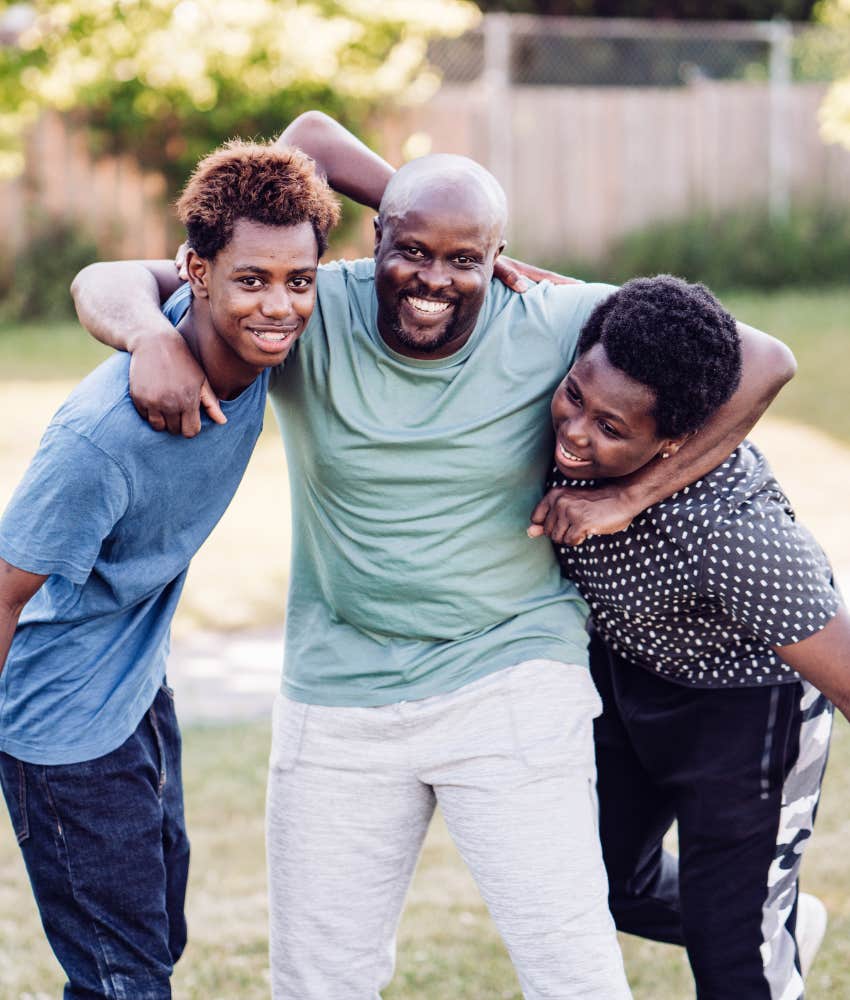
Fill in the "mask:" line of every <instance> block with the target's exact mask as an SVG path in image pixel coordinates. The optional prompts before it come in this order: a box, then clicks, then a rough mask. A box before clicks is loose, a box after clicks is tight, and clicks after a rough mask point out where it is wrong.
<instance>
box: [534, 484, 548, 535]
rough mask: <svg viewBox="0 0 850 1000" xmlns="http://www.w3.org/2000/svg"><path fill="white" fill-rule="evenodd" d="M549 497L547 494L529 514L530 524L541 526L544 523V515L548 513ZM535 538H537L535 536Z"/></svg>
mask: <svg viewBox="0 0 850 1000" xmlns="http://www.w3.org/2000/svg"><path fill="white" fill-rule="evenodd" d="M549 506H550V503H549V495H548V494H547V495H546V496H545V497H543V499H542V500H541V501H540V503H539V504H538V505H537V506H536V507H535V508H534V510H533V511H532V512H531V517H530V518H529V520H530V521H531V523H532V524H543V523H545V521H546V515H547V514H548V513H549ZM535 537H537V536H535Z"/></svg>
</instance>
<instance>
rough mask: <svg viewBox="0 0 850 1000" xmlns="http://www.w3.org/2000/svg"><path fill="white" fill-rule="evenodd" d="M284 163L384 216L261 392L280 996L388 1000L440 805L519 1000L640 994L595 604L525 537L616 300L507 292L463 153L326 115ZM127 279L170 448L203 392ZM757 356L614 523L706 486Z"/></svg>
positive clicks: (752, 350)
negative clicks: (287, 569) (276, 518)
mask: <svg viewBox="0 0 850 1000" xmlns="http://www.w3.org/2000/svg"><path fill="white" fill-rule="evenodd" d="M281 141H283V142H285V143H291V144H295V145H298V146H300V147H301V148H303V149H305V150H306V151H307V152H308V153H310V155H312V156H313V157H314V158H315V159H316V160H317V162H318V163H319V165H320V166H321V167H322V168H323V170H325V172H326V173H327V175H328V178H329V180H330V182H331V184H332V186H334V187H336V188H337V190H339V191H340V192H341V193H344V194H347V195H349V196H352V197H354V198H356V199H358V200H360V201H363V202H365V203H366V204H371V205H378V203H379V202H380V214H379V217H378V219H377V220H376V231H375V260H374V262H373V261H358V262H355V263H353V264H345V263H343V264H338V265H336V266H331V267H329V268H326V269H323V270H321V271H320V274H319V281H318V308H317V310H316V312H315V313H314V316H313V319H312V320H311V323H310V324H309V326H308V328H307V329H306V330H305V332H304V334H303V336H302V337H301V338H300V339H299V341H298V343H297V345H296V348H295V350H294V352H293V356H292V358H291V359H290V360H289V362H288V363H287V365H286V366H285V367H284V368H283V369H282V370H281V371H279V372H278V373H277V374H276V376H275V378H274V380H273V384H272V401H273V405H274V406H275V409H276V412H277V416H278V420H279V423H280V426H281V430H282V432H283V435H284V440H285V445H286V449H287V460H288V464H289V470H290V483H291V489H292V508H293V555H292V569H291V575H290V580H291V588H290V594H289V602H288V607H287V657H286V666H285V673H284V678H283V684H282V691H281V695H280V697H279V698H278V701H277V703H276V706H275V721H274V733H273V745H272V753H271V761H270V775H269V801H268V862H269V879H270V891H271V959H272V984H273V994H274V996H275V997H276V998H281V1000H282V998H284V997H298V998H299V1000H374V998H376V997H377V996H378V995H379V991H380V989H381V988H382V986H383V985H385V984H386V983H387V982H388V981H389V980H390V978H391V975H392V969H393V961H394V940H395V931H396V927H397V924H398V919H399V915H400V912H401V909H402V905H403V901H404V896H405V893H406V890H407V887H408V885H409V882H410V878H411V876H412V873H413V869H414V866H415V864H416V859H417V856H418V854H419V850H420V847H421V844H422V840H423V838H424V836H425V832H426V829H427V826H428V822H429V820H430V818H431V815H432V814H433V810H434V808H435V805H436V804H437V803H439V805H440V808H441V810H442V813H443V816H444V818H445V820H446V823H447V825H448V828H449V830H450V832H451V834H452V837H453V838H454V840H455V842H456V843H457V845H458V847H459V849H460V851H461V854H462V855H463V857H464V859H465V861H466V863H467V864H468V865H469V867H470V869H471V871H472V873H473V875H474V877H475V879H476V881H477V883H478V886H479V888H480V890H481V892H482V895H483V896H484V898H485V900H486V902H487V905H488V907H489V908H490V911H491V913H492V915H493V917H494V920H495V922H496V924H497V926H498V928H499V930H500V932H501V934H502V935H503V937H504V939H505V942H506V944H507V947H508V949H509V951H510V954H511V958H512V960H513V962H514V966H515V968H516V970H517V974H518V976H519V979H520V983H521V985H522V989H523V992H524V995H525V996H526V997H527V998H530V1000H536V998H543V997H559V998H567V997H576V998H577V997H582V998H590V997H596V998H599V1000H602V998H604V1000H616V998H622V997H626V996H628V995H629V991H628V986H627V984H626V981H625V976H624V973H623V968H622V961H621V958H620V955H619V952H618V948H617V944H616V938H615V935H614V931H613V926H612V923H611V918H610V915H609V913H608V911H607V905H606V893H607V889H606V884H605V878H604V871H603V867H602V864H601V857H600V850H599V844H598V840H597V835H596V825H595V815H594V802H593V783H594V763H593V744H592V735H591V730H592V719H593V717H594V715H596V714H597V712H598V711H599V701H598V698H597V696H596V693H595V691H594V689H593V686H592V684H591V683H590V680H589V676H588V673H587V669H586V663H587V653H586V645H587V636H586V633H585V630H584V622H585V616H586V608H585V606H584V604H583V602H582V601H581V600H580V598H579V597H578V594H577V592H576V590H575V588H574V587H573V586H572V585H571V584H570V583H568V582H567V581H564V580H562V579H561V577H560V574H559V571H558V567H557V564H556V562H555V560H554V557H553V555H552V552H551V551H550V547H549V546H548V544H546V543H535V542H530V541H529V540H528V539H527V537H526V534H525V527H526V525H527V523H528V515H529V512H530V511H531V509H532V508H533V507H534V506H535V504H536V503H537V501H538V499H539V494H540V485H541V483H542V480H543V476H544V474H545V471H546V469H547V466H548V458H549V455H550V454H551V441H550V440H547V439H546V437H545V436H544V435H542V434H541V432H540V428H541V427H542V426H544V425H545V423H546V415H547V413H548V405H549V399H550V398H551V394H552V392H553V390H554V388H555V386H556V385H557V383H558V381H559V376H560V374H561V372H562V370H564V369H565V368H566V367H568V366H569V362H570V361H571V359H572V354H573V351H574V348H575V343H576V340H577V337H578V333H579V330H580V329H581V326H582V324H583V322H584V320H585V318H586V317H587V316H588V315H589V313H590V311H591V310H592V308H593V307H594V305H595V304H596V303H597V302H598V301H600V300H601V299H602V298H604V297H606V296H607V295H608V294H610V292H611V291H612V289H611V287H610V286H606V285H569V286H567V285H563V286H554V285H551V284H548V283H544V284H541V285H538V286H536V287H535V288H533V289H532V290H531V291H529V292H527V293H526V294H525V295H518V294H516V293H515V292H513V291H511V290H510V289H508V288H506V287H505V286H504V285H502V284H500V283H499V282H498V281H491V278H492V275H493V271H494V266H495V264H496V261H497V258H498V256H499V254H500V252H501V249H502V246H503V235H502V234H503V230H504V225H505V217H506V212H505V200H504V195H503V193H502V191H501V189H500V188H499V186H498V184H497V183H496V181H495V180H494V178H492V176H491V175H490V174H488V173H487V172H486V171H484V170H483V168H481V167H480V166H478V165H477V164H474V163H472V162H471V161H469V160H466V159H465V158H463V157H446V156H438V157H428V158H426V159H423V160H422V161H415V162H414V163H411V164H408V165H406V166H405V167H403V168H402V169H401V170H399V171H398V173H396V174H393V172H392V170H391V168H390V167H389V166H388V165H386V164H385V163H383V161H381V160H378V159H377V158H376V157H375V156H374V155H373V154H372V153H370V151H368V150H366V149H365V147H363V146H361V145H360V144H359V143H357V142H356V140H354V139H353V137H351V136H349V135H348V133H346V132H345V131H344V130H342V129H340V127H339V126H337V125H336V123H334V122H332V121H331V120H330V119H327V118H325V117H324V116H321V115H315V114H312V115H307V116H303V117H302V118H300V119H298V120H296V122H294V123H293V125H291V126H290V127H289V128H288V129H287V130H286V131H285V132H284V134H283V136H282V137H281ZM128 274H129V271H128V267H127V266H126V265H121V264H110V265H95V266H93V267H92V268H91V269H88V270H87V271H86V272H83V273H82V275H81V276H80V277H79V278H78V279H77V281H76V283H75V290H76V297H77V306H78V311H79V313H80V317H81V319H82V320H83V322H84V324H86V325H87V326H88V327H89V328H90V329H92V331H93V332H94V333H95V334H96V335H97V336H99V337H100V338H101V339H103V340H105V341H106V342H108V343H111V344H113V345H114V346H118V347H125V348H126V347H129V348H134V349H135V350H136V358H135V359H134V364H135V366H136V368H135V371H134V383H133V387H132V389H133V392H134V395H135V397H136V399H137V405H139V406H140V407H141V408H142V409H144V410H145V411H146V412H148V413H149V414H151V415H152V419H153V422H154V424H155V425H157V426H160V427H162V426H165V425H166V424H167V425H169V427H170V428H171V429H173V430H176V429H179V428H181V427H183V428H186V427H187V422H191V421H192V419H193V417H194V415H193V414H192V413H191V406H188V407H187V406H185V405H183V404H182V403H180V404H179V405H178V406H177V407H176V408H175V407H174V406H172V405H171V402H170V401H173V400H184V399H186V398H187V396H188V397H193V398H194V400H195V401H197V399H198V392H199V387H201V384H202V375H201V374H200V373H199V372H198V371H197V369H196V366H194V364H193V363H192V362H191V359H190V358H188V357H187V356H186V353H185V351H184V350H183V348H182V345H181V344H180V343H179V342H178V341H176V340H175V338H174V332H173V330H171V329H170V328H169V327H168V325H167V324H164V323H163V320H162V318H161V316H160V315H159V313H158V303H157V301H156V298H155V296H153V295H148V296H147V298H145V297H144V296H143V295H141V294H139V291H138V289H134V288H131V287H130V285H129V284H128ZM175 284H176V281H175ZM183 294H186V293H183ZM127 329H130V330H135V331H143V330H147V331H148V335H147V337H139V338H132V337H131V338H129V342H128V337H127V336H126V332H125V331H126V330H127ZM744 339H745V342H746V348H745V355H746V357H745V378H744V381H743V384H742V388H741V389H740V390H739V392H738V393H737V394H736V396H735V397H733V400H732V401H731V403H730V405H729V407H728V408H727V409H726V410H725V411H724V412H722V413H720V414H719V416H718V418H717V420H716V421H715V422H714V423H713V424H712V425H710V426H708V427H707V428H706V429H705V432H704V434H703V435H702V438H701V440H700V441H699V442H698V443H695V444H694V445H689V447H688V449H687V451H688V458H689V459H690V463H689V464H687V471H686V472H683V463H682V461H681V460H680V459H679V457H678V456H677V458H675V459H672V460H671V461H670V462H669V463H666V464H667V466H668V468H666V469H665V470H664V471H665V473H666V475H663V476H659V475H658V473H657V472H656V470H647V472H646V473H644V475H643V477H642V478H641V480H640V482H637V483H633V484H630V489H631V492H629V491H628V490H626V491H624V493H623V494H622V497H623V500H622V502H621V503H620V504H619V505H616V504H615V505H614V506H615V507H616V514H617V516H618V517H622V516H623V514H624V511H625V513H626V519H627V520H628V514H629V511H632V512H633V513H636V512H638V511H639V510H642V509H643V508H644V507H645V506H646V505H647V504H648V503H651V502H652V500H653V498H654V497H655V496H658V497H660V496H665V495H667V494H668V493H669V492H670V491H672V490H673V489H675V488H676V477H677V476H679V477H690V478H693V470H694V469H699V468H700V467H701V463H702V465H703V466H704V467H705V468H706V469H708V468H711V467H713V465H716V464H717V462H718V461H719V460H720V457H722V456H723V455H725V454H727V453H728V451H729V450H731V448H732V447H733V446H734V444H735V443H737V441H738V440H740V437H741V436H742V435H743V433H744V432H745V431H746V429H747V428H748V427H749V426H750V425H751V423H752V422H753V421H754V420H755V419H756V417H757V416H758V414H759V413H760V412H761V410H762V409H763V408H764V406H765V405H767V402H769V400H770V399H771V398H772V396H773V395H774V394H775V392H776V391H777V390H778V389H779V387H780V386H781V384H782V383H783V382H784V381H785V379H786V378H787V377H788V376H789V369H790V362H789V360H788V358H789V355H788V352H787V351H786V350H785V349H784V348H783V347H781V345H778V344H777V343H776V342H775V341H772V340H771V338H769V337H766V336H765V335H764V334H760V333H758V332H757V331H745V333H744ZM754 372H755V373H758V375H754V374H753V373H754ZM208 405H209V406H211V407H213V408H214V404H212V403H209V404H208ZM187 411H189V412H188V415H187ZM194 418H195V419H196V417H194ZM193 429H194V427H193V426H189V427H188V430H189V431H190V432H191V431H192V430H193ZM684 450H686V449H683V451H684ZM684 481H689V480H684ZM606 511H608V508H607V507H606ZM606 516H608V514H607V513H606Z"/></svg>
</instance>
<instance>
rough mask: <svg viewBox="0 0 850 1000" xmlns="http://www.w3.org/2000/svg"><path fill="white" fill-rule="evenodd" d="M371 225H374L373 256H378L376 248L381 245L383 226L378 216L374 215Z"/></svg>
mask: <svg viewBox="0 0 850 1000" xmlns="http://www.w3.org/2000/svg"><path fill="white" fill-rule="evenodd" d="M372 225H373V226H374V227H375V252H374V253H375V256H376V257H377V256H378V250H379V249H380V246H381V237H382V236H383V234H384V227H383V226H382V225H381V219H380V216H377V215H376V216H375V218H374V219H372Z"/></svg>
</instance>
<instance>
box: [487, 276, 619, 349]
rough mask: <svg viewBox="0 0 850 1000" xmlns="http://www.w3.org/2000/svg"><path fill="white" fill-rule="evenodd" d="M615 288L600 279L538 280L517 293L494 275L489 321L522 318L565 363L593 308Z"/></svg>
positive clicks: (510, 320) (516, 320)
mask: <svg viewBox="0 0 850 1000" xmlns="http://www.w3.org/2000/svg"><path fill="white" fill-rule="evenodd" d="M616 290H617V288H616V286H615V285H606V284H602V283H589V284H584V283H581V284H571V285H553V284H552V283H551V282H549V281H541V282H540V283H539V284H537V285H534V286H532V287H531V288H530V289H529V290H528V291H526V292H522V293H518V292H514V291H511V290H510V289H508V288H506V287H505V286H504V285H503V284H502V283H501V282H500V281H498V280H497V279H494V280H493V281H492V282H491V286H490V293H489V299H490V308H491V315H490V317H489V318H490V321H491V322H493V321H497V320H499V319H500V318H501V319H505V320H507V321H508V322H511V323H515V322H518V321H519V322H525V323H526V324H528V326H529V330H530V332H532V333H535V334H539V335H542V336H545V337H549V338H552V339H553V340H555V341H556V342H557V343H558V345H559V348H560V350H561V353H562V355H563V357H564V360H565V361H566V362H567V363H569V362H571V361H572V356H573V354H574V352H575V347H576V344H577V342H578V337H579V334H580V333H581V329H582V327H583V326H584V324H585V322H586V320H587V318H588V316H590V314H591V312H593V310H594V308H595V307H596V306H597V305H599V303H600V302H603V301H604V300H605V299H607V298H608V297H609V296H610V295H611V294H612V293H613V292H615V291H616Z"/></svg>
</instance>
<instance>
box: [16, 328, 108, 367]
mask: <svg viewBox="0 0 850 1000" xmlns="http://www.w3.org/2000/svg"><path fill="white" fill-rule="evenodd" d="M110 353H111V351H110V350H109V348H108V347H104V346H103V345H102V344H98V343H97V341H95V340H93V339H92V338H91V337H90V336H89V335H88V334H87V333H86V332H85V331H84V330H83V328H82V327H81V326H80V325H79V324H78V323H75V322H73V321H72V320H68V321H65V322H59V323H49V324H48V323H31V324H21V325H14V326H13V325H9V324H3V325H0V379H3V380H11V379H26V380H35V381H43V380H46V379H68V378H73V379H80V378H82V377H83V375H85V374H86V373H87V372H90V371H91V369H92V368H94V366H95V365H97V364H99V363H100V362H101V361H103V359H104V358H106V357H108V356H109V355H110Z"/></svg>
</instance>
